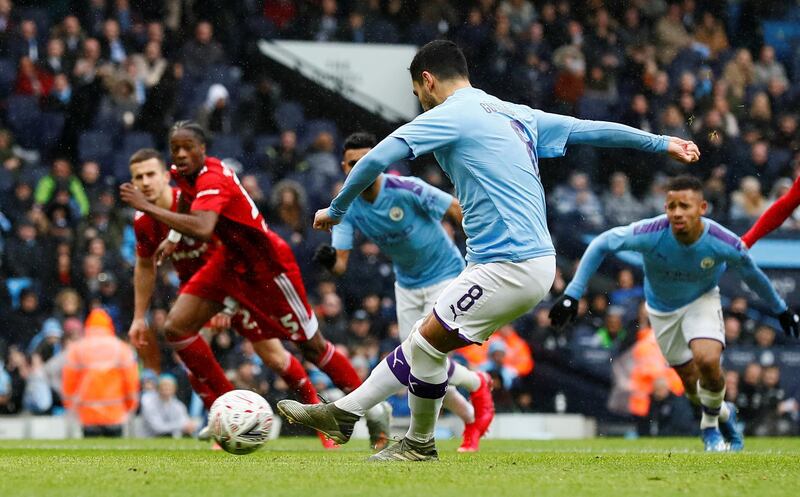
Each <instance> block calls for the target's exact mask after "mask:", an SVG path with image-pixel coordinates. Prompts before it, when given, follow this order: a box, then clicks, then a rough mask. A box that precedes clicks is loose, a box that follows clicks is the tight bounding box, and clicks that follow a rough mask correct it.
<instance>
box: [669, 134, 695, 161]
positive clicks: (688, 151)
mask: <svg viewBox="0 0 800 497" xmlns="http://www.w3.org/2000/svg"><path fill="white" fill-rule="evenodd" d="M667 153H668V154H669V156H670V157H672V158H673V159H675V160H677V161H680V162H684V163H690V162H697V161H698V160H700V149H699V148H697V145H695V143H694V142H692V141H688V140H684V139H682V138H678V137H676V136H672V137H670V139H669V144H668V145H667Z"/></svg>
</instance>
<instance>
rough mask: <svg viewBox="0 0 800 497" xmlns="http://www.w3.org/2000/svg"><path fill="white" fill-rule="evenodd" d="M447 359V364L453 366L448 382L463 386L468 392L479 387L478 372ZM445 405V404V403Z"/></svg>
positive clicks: (479, 378)
mask: <svg viewBox="0 0 800 497" xmlns="http://www.w3.org/2000/svg"><path fill="white" fill-rule="evenodd" d="M447 361H448V362H449V364H448V366H449V367H451V368H453V374H451V375H450V378H449V379H448V383H450V384H451V385H455V386H457V387H460V388H463V389H465V390H466V391H468V392H474V391H475V390H477V389H479V388H480V387H481V377H480V376H479V375H478V373H476V372H475V371H470V370H469V369H467V368H466V367H464V366H462V365H461V364H459V363H457V362H456V361H454V360H452V359H448V360H447ZM445 402H446V401H445ZM445 407H447V406H446V405H445ZM448 409H449V408H448Z"/></svg>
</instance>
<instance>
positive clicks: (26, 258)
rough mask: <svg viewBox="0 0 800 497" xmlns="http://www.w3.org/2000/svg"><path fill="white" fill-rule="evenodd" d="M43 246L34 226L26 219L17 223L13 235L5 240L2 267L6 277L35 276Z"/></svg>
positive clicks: (43, 250) (41, 259) (41, 260)
mask: <svg viewBox="0 0 800 497" xmlns="http://www.w3.org/2000/svg"><path fill="white" fill-rule="evenodd" d="M44 260H45V247H44V245H43V243H42V242H41V241H40V240H39V236H38V233H37V231H36V226H35V225H34V223H33V222H31V221H29V220H28V219H22V220H20V221H19V222H18V223H17V226H16V230H15V236H14V237H13V238H10V239H8V240H7V241H6V244H5V249H4V251H3V268H4V269H5V271H4V272H5V275H6V277H8V278H36V276H37V275H38V274H41V270H42V262H43V261H44Z"/></svg>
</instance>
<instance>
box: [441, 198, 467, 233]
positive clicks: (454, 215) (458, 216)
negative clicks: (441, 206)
mask: <svg viewBox="0 0 800 497" xmlns="http://www.w3.org/2000/svg"><path fill="white" fill-rule="evenodd" d="M444 215H445V217H449V218H450V219H452V220H453V222H454V223H456V224H458V225H459V226H461V225H462V224H463V223H464V211H462V210H461V204H459V203H458V199H457V198H455V197H453V201H452V202H450V207H448V208H447V210H446V211H445V213H444Z"/></svg>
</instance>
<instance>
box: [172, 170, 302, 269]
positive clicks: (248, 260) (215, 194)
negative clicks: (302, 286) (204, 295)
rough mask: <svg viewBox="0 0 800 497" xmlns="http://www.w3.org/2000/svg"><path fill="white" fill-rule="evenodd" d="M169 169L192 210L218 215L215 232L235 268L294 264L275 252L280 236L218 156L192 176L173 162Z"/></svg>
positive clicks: (275, 267) (280, 267)
mask: <svg viewBox="0 0 800 497" xmlns="http://www.w3.org/2000/svg"><path fill="white" fill-rule="evenodd" d="M170 173H171V174H172V177H173V179H174V180H175V182H176V183H177V185H178V187H180V189H181V192H182V194H183V195H185V196H186V199H187V200H188V201H189V202H190V203H191V210H192V211H212V212H215V213H217V214H218V215H219V218H218V220H217V225H216V228H215V230H214V234H215V235H217V237H218V238H219V240H220V242H221V243H222V245H223V246H224V247H225V255H226V259H227V260H228V261H229V263H231V264H233V265H234V266H235V268H236V270H237V272H240V273H244V272H250V271H252V272H258V271H261V270H269V271H271V272H277V273H280V272H284V271H285V270H286V269H287V264H294V261H293V260H292V261H288V260H286V259H285V258H283V257H281V256H279V255H278V252H277V251H276V250H275V249H276V247H275V245H276V243H281V242H282V240H281V239H280V237H278V235H276V234H274V233H272V232H271V231H270V230H269V228H268V227H267V223H266V221H264V217H263V216H262V215H261V213H260V212H259V211H258V207H256V204H255V202H253V199H251V198H250V195H248V194H247V192H246V191H245V189H244V187H242V185H241V183H240V182H239V178H238V177H237V176H236V173H234V172H233V171H232V170H230V169H229V168H227V167H225V166H223V165H222V163H221V162H220V160H219V159H217V158H214V157H207V158H206V161H205V165H204V166H203V167H202V168H201V169H200V170H199V171H198V172H197V174H196V175H195V176H192V177H187V176H183V175H181V174H180V173H179V172H178V170H177V168H176V167H175V166H172V167H171V168H170ZM283 243H285V242H283Z"/></svg>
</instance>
